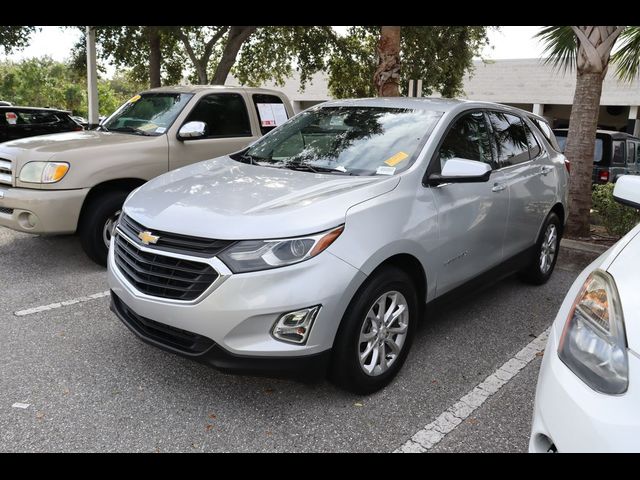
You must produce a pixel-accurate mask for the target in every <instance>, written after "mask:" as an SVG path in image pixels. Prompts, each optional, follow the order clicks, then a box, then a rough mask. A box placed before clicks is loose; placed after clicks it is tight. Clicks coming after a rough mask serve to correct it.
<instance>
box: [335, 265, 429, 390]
mask: <svg viewBox="0 0 640 480" xmlns="http://www.w3.org/2000/svg"><path fill="white" fill-rule="evenodd" d="M391 291H397V292H400V293H401V294H402V295H403V296H404V297H405V300H406V301H407V306H408V317H409V320H408V326H407V336H406V338H405V340H404V344H403V345H402V347H401V349H400V353H399V354H398V355H397V357H396V359H395V360H394V361H393V363H392V364H391V365H390V366H389V368H388V370H386V371H385V372H384V373H381V374H379V375H377V376H370V375H368V374H366V373H365V372H364V371H363V369H362V367H361V366H360V361H359V358H358V357H359V353H360V345H359V342H358V340H359V338H360V330H361V328H362V326H363V323H364V322H365V317H366V315H367V313H368V312H369V309H370V308H371V307H372V306H373V305H374V303H375V302H376V300H377V299H378V298H379V297H380V296H381V295H383V294H384V293H386V292H391ZM418 311H419V309H418V299H417V295H416V289H415V287H414V286H413V283H412V281H411V278H410V277H409V275H407V274H406V273H405V272H403V271H402V270H400V269H398V268H396V267H393V266H387V267H383V268H381V269H380V270H378V271H377V272H375V273H374V274H373V275H372V276H371V277H370V278H369V279H367V281H366V282H365V283H364V284H363V285H362V287H360V289H359V290H358V292H357V293H356V294H355V295H354V297H353V299H352V300H351V303H350V304H349V307H348V308H347V310H346V312H345V314H344V317H343V318H342V322H341V324H340V328H339V329H338V333H337V334H336V340H335V342H334V345H333V353H332V358H331V365H330V367H329V379H330V380H331V381H332V382H333V383H335V384H336V385H338V386H339V387H341V388H343V389H345V390H348V391H350V392H353V393H356V394H360V395H367V394H370V393H373V392H375V391H377V390H380V389H381V388H383V387H385V386H386V385H388V384H389V382H391V380H393V378H394V377H395V376H396V374H397V373H398V371H400V369H401V368H402V365H403V364H404V361H405V360H406V358H407V354H408V353H409V349H410V348H411V342H412V341H413V337H414V336H415V331H416V324H417V321H418Z"/></svg>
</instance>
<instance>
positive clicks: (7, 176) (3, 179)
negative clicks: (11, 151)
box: [0, 158, 13, 185]
mask: <svg viewBox="0 0 640 480" xmlns="http://www.w3.org/2000/svg"><path fill="white" fill-rule="evenodd" d="M11 171H12V170H11V162H10V161H9V160H5V159H4V158H0V183H4V184H6V185H12V184H13V178H12V176H11Z"/></svg>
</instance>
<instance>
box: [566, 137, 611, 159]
mask: <svg viewBox="0 0 640 480" xmlns="http://www.w3.org/2000/svg"><path fill="white" fill-rule="evenodd" d="M556 139H557V140H558V145H559V147H560V150H559V151H560V152H562V153H564V149H565V147H566V146H567V137H564V136H562V135H558V136H556ZM603 150H604V144H603V141H602V139H601V138H596V143H595V145H594V150H593V161H594V162H595V163H599V162H601V161H602V153H603Z"/></svg>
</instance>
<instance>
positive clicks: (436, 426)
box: [393, 327, 551, 453]
mask: <svg viewBox="0 0 640 480" xmlns="http://www.w3.org/2000/svg"><path fill="white" fill-rule="evenodd" d="M550 328H551V327H549V328H547V329H546V330H545V331H544V332H542V333H541V334H540V335H539V336H538V337H536V338H535V339H534V340H532V341H531V342H530V343H529V344H528V345H527V346H526V347H524V348H523V349H522V350H520V351H519V352H518V353H516V354H515V355H514V357H513V358H511V359H510V360H509V361H507V362H506V363H504V364H503V365H502V366H501V367H500V368H498V369H497V370H496V371H495V372H493V373H492V374H491V375H489V376H488V377H487V378H485V379H484V381H483V382H482V383H480V384H478V385H477V386H476V387H475V388H474V389H473V390H471V391H470V392H469V393H467V394H466V395H465V396H464V397H462V398H460V399H459V400H458V401H457V402H456V403H454V404H453V405H451V406H450V407H449V408H448V409H446V410H445V411H444V412H442V413H441V414H440V416H438V418H436V419H435V420H434V421H433V422H431V423H430V424H429V425H427V426H425V427H424V428H423V429H422V430H420V431H418V432H417V433H416V434H415V435H414V436H413V437H411V439H410V440H407V441H406V442H405V443H404V444H403V445H402V446H400V447H399V448H397V449H396V450H395V451H394V452H393V453H422V452H427V451H429V450H431V449H432V448H433V447H434V446H435V445H437V444H438V443H440V442H441V441H442V439H444V437H446V436H447V434H449V433H451V432H452V431H453V430H455V429H456V428H457V427H458V425H460V424H461V423H462V421H463V420H464V419H465V418H467V417H468V416H469V415H471V413H473V411H474V410H476V409H478V408H479V407H480V405H482V404H483V403H484V402H485V400H487V399H488V398H489V397H491V396H492V395H494V394H495V393H496V392H497V391H498V390H500V389H501V388H502V387H503V386H505V385H506V384H507V383H508V382H509V381H510V380H512V379H513V378H514V377H515V376H516V375H517V374H518V373H519V372H520V370H522V369H523V368H524V367H526V366H527V365H528V364H529V362H531V361H532V360H533V359H534V358H536V355H537V354H538V353H540V352H542V351H543V350H544V347H545V344H546V343H547V338H548V336H549V330H550Z"/></svg>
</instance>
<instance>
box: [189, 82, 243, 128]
mask: <svg viewBox="0 0 640 480" xmlns="http://www.w3.org/2000/svg"><path fill="white" fill-rule="evenodd" d="M188 122H204V123H206V124H207V138H212V137H249V136H251V125H250V124H249V115H248V113H247V107H246V105H245V102H244V99H243V98H242V96H241V95H240V94H237V93H214V94H211V95H207V96H206V97H204V98H202V99H201V100H200V101H199V102H198V105H196V107H195V108H194V109H193V111H192V112H191V113H190V114H189V116H188V117H187V119H186V120H185V123H188Z"/></svg>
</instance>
